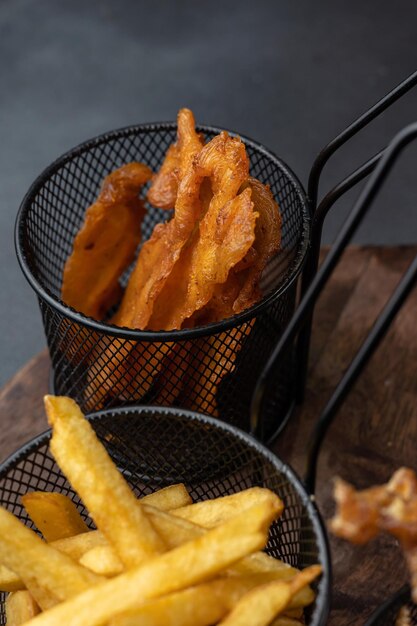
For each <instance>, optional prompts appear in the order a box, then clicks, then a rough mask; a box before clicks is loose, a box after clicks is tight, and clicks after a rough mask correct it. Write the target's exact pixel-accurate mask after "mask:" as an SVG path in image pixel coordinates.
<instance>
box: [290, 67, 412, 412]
mask: <svg viewBox="0 0 417 626" xmlns="http://www.w3.org/2000/svg"><path fill="white" fill-rule="evenodd" d="M416 85H417V71H416V72H413V73H412V74H410V76H408V77H407V78H406V79H405V80H403V81H402V82H401V83H400V84H399V85H397V86H396V87H394V89H392V90H391V91H390V92H389V93H388V94H386V95H385V96H384V97H383V98H381V100H379V101H378V102H377V103H376V104H374V105H373V106H372V107H371V108H370V109H368V110H367V111H365V113H363V114H362V115H360V116H359V117H358V118H357V119H356V120H355V121H354V122H352V124H350V125H349V126H348V127H347V128H345V130H343V131H342V132H341V133H340V134H339V135H337V137H335V138H334V139H333V140H332V141H331V142H330V143H328V144H327V146H325V147H324V148H323V149H322V150H321V152H320V153H319V154H318V156H317V157H316V159H315V161H314V163H313V166H312V168H311V171H310V176H309V181H308V198H309V202H310V208H311V211H312V228H311V238H310V251H309V254H308V262H307V263H306V264H305V267H304V271H303V274H302V278H301V296H303V295H304V294H305V293H306V291H307V289H308V287H309V285H310V283H311V281H312V280H313V278H314V276H315V274H316V272H317V268H318V265H319V254H320V244H321V236H322V231H323V224H324V220H325V218H326V216H327V214H328V213H329V211H330V209H331V208H332V207H333V205H334V204H335V202H336V201H337V200H338V199H339V198H340V197H341V196H342V195H343V194H344V193H346V192H347V191H349V190H350V189H352V188H353V187H354V186H355V185H357V184H358V183H359V182H360V181H361V180H363V179H364V178H365V177H366V176H368V174H370V173H371V172H372V171H373V170H374V169H375V167H376V166H377V164H378V163H379V161H380V160H381V158H382V156H383V154H384V152H385V148H384V149H383V150H381V151H380V152H378V153H377V154H375V155H374V156H373V157H371V158H370V159H368V160H367V161H365V162H364V163H363V164H362V165H361V166H360V167H358V168H357V169H356V170H354V171H353V172H351V174H349V175H348V176H346V178H344V179H343V180H342V181H341V182H339V183H338V184H337V185H335V187H333V188H332V189H331V190H330V191H329V192H328V193H327V194H326V195H325V196H324V197H323V198H322V200H321V201H320V203H319V204H317V203H318V192H319V184H320V177H321V174H322V172H323V169H324V166H325V165H326V163H327V162H328V161H329V159H330V158H331V157H332V156H333V154H335V152H337V150H338V149H339V148H340V147H341V146H343V145H344V144H345V143H347V142H348V141H349V139H351V138H352V137H354V136H355V135H357V134H358V133H359V132H360V131H361V130H362V129H363V128H365V126H367V125H368V124H369V123H370V122H371V121H373V120H374V119H375V118H377V117H378V116H379V115H381V113H383V112H384V111H385V110H386V109H388V108H389V107H390V106H391V105H392V104H394V103H395V102H396V101H397V100H399V99H400V98H401V97H402V96H403V95H404V94H406V93H407V92H408V91H410V90H411V89H412V88H413V87H415V86H416ZM312 323H313V313H311V315H310V317H309V319H308V320H306V323H305V325H304V328H303V331H302V332H301V333H300V337H299V339H298V343H297V353H296V362H297V364H298V371H299V376H298V379H297V383H296V397H297V402H298V403H301V402H302V401H303V398H304V391H305V385H306V379H307V370H308V357H309V349H310V337H311V327H312Z"/></svg>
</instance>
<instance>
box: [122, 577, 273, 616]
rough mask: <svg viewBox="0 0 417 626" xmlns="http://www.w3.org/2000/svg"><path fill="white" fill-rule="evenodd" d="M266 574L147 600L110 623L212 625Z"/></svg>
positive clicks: (213, 583) (222, 581)
mask: <svg viewBox="0 0 417 626" xmlns="http://www.w3.org/2000/svg"><path fill="white" fill-rule="evenodd" d="M263 581H264V576H263V575H262V574H261V575H255V576H242V577H241V576H230V577H228V578H219V579H217V580H214V581H212V582H210V583H206V584H203V585H198V586H196V587H192V588H191V589H186V590H184V591H179V592H177V593H173V594H169V595H167V596H163V597H162V598H157V599H155V600H152V601H150V602H146V603H145V604H143V605H142V606H141V607H140V608H139V609H137V610H135V611H132V612H131V613H126V614H124V615H121V616H120V617H115V618H114V619H113V620H112V621H111V622H110V626H160V625H161V624H163V625H164V626H211V624H215V623H217V622H218V620H220V619H222V617H223V616H224V615H226V613H228V612H229V611H230V610H231V609H232V608H233V606H234V605H235V604H236V602H237V601H238V600H239V599H240V598H241V597H242V595H244V594H245V593H247V592H248V591H249V590H250V589H253V588H254V587H256V586H257V585H259V584H262V582H263Z"/></svg>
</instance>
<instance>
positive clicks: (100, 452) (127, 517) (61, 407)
mask: <svg viewBox="0 0 417 626" xmlns="http://www.w3.org/2000/svg"><path fill="white" fill-rule="evenodd" d="M45 408H46V412H47V416H48V421H49V424H50V425H51V426H52V439H51V443H50V449H51V452H52V454H53V456H54V458H55V460H56V462H57V463H58V465H59V467H60V468H61V470H62V471H63V472H64V474H65V476H66V477H67V478H68V480H69V481H70V482H71V485H72V486H73V488H74V489H75V491H76V492H77V493H78V495H79V496H80V498H81V499H82V500H83V502H84V503H85V505H86V506H87V508H88V510H89V512H90V515H91V517H92V518H93V520H94V522H95V523H96V525H97V528H99V529H100V530H101V531H102V532H103V534H104V535H105V536H106V537H107V539H108V541H109V542H110V543H111V544H112V545H113V546H114V548H115V550H116V552H117V554H118V556H119V557H120V559H121V560H122V562H123V563H124V564H125V565H126V566H127V567H133V566H135V565H137V564H139V563H142V562H143V560H144V559H147V558H149V557H151V556H153V555H154V554H157V553H159V552H161V551H163V550H164V545H163V542H162V541H161V539H160V537H159V536H158V534H157V533H156V531H155V530H154V528H153V526H152V524H151V522H150V521H149V520H148V517H147V515H146V513H145V512H144V510H143V507H142V505H141V504H140V502H139V501H138V500H137V499H136V497H135V495H134V493H133V492H132V491H131V489H130V487H129V485H128V484H127V482H126V481H125V479H124V478H123V476H122V475H121V473H120V472H119V470H118V469H117V468H116V466H115V465H114V463H113V461H112V460H111V458H110V456H109V455H108V453H107V451H106V449H105V448H104V446H103V445H102V444H101V443H100V442H99V440H98V439H97V436H96V434H95V432H94V430H93V429H92V427H91V425H90V424H89V422H88V420H86V419H85V417H84V415H83V414H82V413H81V411H80V409H79V407H78V406H77V404H76V403H75V402H74V401H73V400H71V399H70V398H67V397H54V396H45ZM116 513H117V515H116ZM121 520H122V521H121Z"/></svg>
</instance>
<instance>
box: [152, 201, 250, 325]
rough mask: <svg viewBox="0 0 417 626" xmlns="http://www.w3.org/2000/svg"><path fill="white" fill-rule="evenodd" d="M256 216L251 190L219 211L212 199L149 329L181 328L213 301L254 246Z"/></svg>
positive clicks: (160, 296)
mask: <svg viewBox="0 0 417 626" xmlns="http://www.w3.org/2000/svg"><path fill="white" fill-rule="evenodd" d="M212 207H213V208H212ZM257 217H258V213H256V212H255V211H254V210H253V203H252V201H251V192H250V190H249V189H246V190H245V191H242V193H241V194H239V195H238V196H236V197H235V198H233V199H231V200H229V201H228V202H226V204H224V205H223V206H222V207H220V208H219V207H218V206H216V195H214V196H213V199H212V201H211V203H210V205H209V208H208V210H207V213H206V214H205V216H204V217H203V219H202V220H201V222H200V225H199V228H198V230H197V231H196V233H195V241H192V242H191V244H190V245H189V246H187V247H185V248H184V250H183V252H182V254H181V256H180V258H179V260H178V262H177V263H176V265H175V267H174V269H173V272H172V274H171V276H170V277H169V279H168V281H167V283H166V285H165V287H164V289H163V290H162V292H161V293H160V295H159V297H158V299H157V300H156V302H155V305H154V310H153V314H152V317H151V319H150V321H149V328H151V329H154V330H160V329H165V330H171V329H176V328H181V326H182V324H183V322H184V320H186V319H188V318H190V317H191V316H192V315H193V314H194V313H195V312H196V311H199V310H200V309H202V308H203V307H204V306H205V304H207V303H208V302H209V301H210V300H211V298H212V296H213V293H214V290H215V287H216V285H221V284H223V283H224V282H225V281H226V280H227V277H228V275H229V271H230V269H231V268H233V267H234V266H235V265H236V264H237V263H239V261H241V260H242V259H243V258H244V256H245V255H246V253H247V251H248V250H249V248H250V247H251V246H252V244H253V242H254V239H255V224H256V219H257Z"/></svg>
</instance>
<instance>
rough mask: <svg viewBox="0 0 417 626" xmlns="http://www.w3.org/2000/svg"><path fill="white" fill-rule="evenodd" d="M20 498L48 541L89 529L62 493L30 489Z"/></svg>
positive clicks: (73, 505) (72, 504)
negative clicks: (30, 490)
mask: <svg viewBox="0 0 417 626" xmlns="http://www.w3.org/2000/svg"><path fill="white" fill-rule="evenodd" d="M21 499H22V503H23V506H24V507H25V509H26V512H27V514H28V515H29V517H30V519H31V520H32V522H34V524H35V525H36V527H37V528H38V530H40V531H41V533H42V535H43V536H44V538H45V541H47V542H48V543H50V542H51V541H56V540H57V539H65V538H66V537H72V536H73V535H79V534H80V533H85V532H87V531H88V530H89V528H88V526H87V524H86V523H85V522H84V520H83V518H82V517H81V515H80V514H79V513H78V511H77V507H76V506H75V504H74V503H73V501H72V500H70V498H68V496H65V495H64V494H62V493H53V492H48V491H32V492H30V493H27V494H26V495H24V496H22V498H21Z"/></svg>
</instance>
